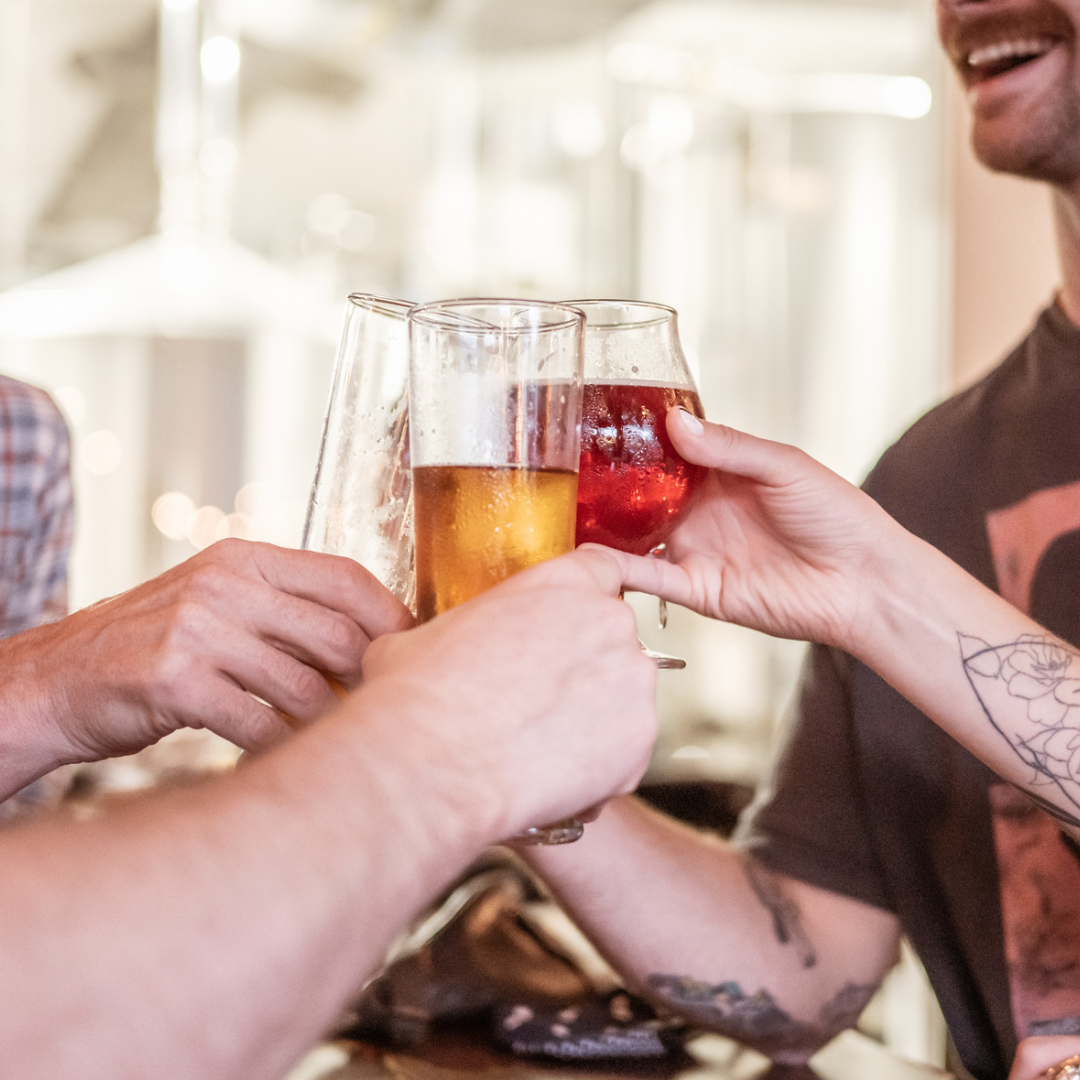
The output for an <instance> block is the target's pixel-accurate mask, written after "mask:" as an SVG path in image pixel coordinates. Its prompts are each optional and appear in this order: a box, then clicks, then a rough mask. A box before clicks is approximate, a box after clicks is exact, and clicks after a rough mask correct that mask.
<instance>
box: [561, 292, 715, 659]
mask: <svg viewBox="0 0 1080 1080" xmlns="http://www.w3.org/2000/svg"><path fill="white" fill-rule="evenodd" d="M569 303H570V304H572V305H573V306H574V307H577V308H580V309H581V310H582V311H584V312H585V319H586V324H585V394H584V405H583V414H582V421H581V468H580V473H579V477H578V505H577V542H578V543H579V544H584V543H587V542H590V541H591V542H593V543H597V544H606V545H607V546H608V547H614V548H619V549H621V550H622V551H629V552H631V553H632V554H634V555H647V554H648V553H649V552H656V551H658V550H662V545H663V544H664V542H665V541H666V540H667V538H668V537H669V536H670V535H671V532H672V530H673V529H674V528H675V525H676V524H677V523H678V521H679V519H680V518H681V517H682V515H683V514H684V513H685V512H686V510H688V509H689V507H690V506H691V505H692V504H693V501H694V498H695V496H696V495H697V493H698V490H699V489H700V487H701V484H702V482H703V481H704V479H705V470H704V469H703V468H701V466H699V465H691V464H690V463H689V462H688V461H685V460H684V459H683V458H682V457H680V456H679V454H677V453H676V452H675V447H674V446H673V445H672V443H671V439H670V438H669V437H668V433H667V426H666V423H665V420H666V417H667V413H668V410H669V409H671V408H673V407H675V406H677V405H678V406H681V407H682V408H684V409H686V410H687V412H691V413H693V414H694V415H695V416H704V415H705V413H704V410H703V409H702V407H701V399H700V398H699V397H698V393H697V389H696V387H695V386H694V380H693V378H692V376H691V375H690V368H689V366H688V365H687V363H686V357H685V356H684V355H683V351H682V346H681V345H680V343H679V332H678V326H677V316H676V312H675V309H674V308H670V307H667V306H665V305H664V304H650V303H642V302H635V301H629V300H571V301H569ZM660 612H661V613H660V622H661V626H663V624H664V623H665V622H666V609H665V608H664V606H663V601H661V609H660ZM642 648H643V649H645V652H646V653H647V654H648V655H649V657H651V658H652V659H653V660H654V661H655V662H656V664H657V666H658V667H661V668H684V667H686V661H685V660H683V659H682V658H681V657H678V656H669V655H667V654H666V653H658V652H654V651H653V650H652V649H646V648H645V646H644V645H643V646H642Z"/></svg>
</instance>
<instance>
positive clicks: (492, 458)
mask: <svg viewBox="0 0 1080 1080" xmlns="http://www.w3.org/2000/svg"><path fill="white" fill-rule="evenodd" d="M583 330H584V317H583V316H582V314H581V312H580V311H577V310H575V309H574V308H571V307H567V306H566V305H563V304H548V303H539V302H531V301H520V300H451V301H444V302H441V303H436V304H427V305H424V306H421V307H418V308H414V309H413V311H412V312H411V313H410V314H409V345H410V357H411V359H410V395H411V401H410V409H411V424H410V426H411V455H412V476H413V501H414V507H415V518H414V529H415V543H416V609H417V617H418V618H419V620H420V621H421V622H423V621H425V620H427V619H431V618H434V617H435V616H436V615H438V614H440V613H441V612H443V611H447V610H449V609H450V608H452V607H454V606H456V605H457V604H461V603H464V602H465V601H466V600H469V599H471V598H472V597H473V596H476V595H477V594H478V593H481V592H483V591H484V590H485V589H488V588H490V587H491V586H493V585H496V584H498V583H499V582H500V581H502V580H504V579H505V578H507V577H509V576H510V575H511V574H514V573H516V572H517V571H519V570H524V569H525V568H526V567H528V566H532V565H533V564H534V563H538V562H541V561H543V560H544V559H549V558H552V557H553V556H555V555H561V554H563V553H564V552H567V551H572V550H573V547H574V522H575V514H576V506H577V471H578V456H579V449H580V440H579V424H580V417H581V387H582V335H583ZM581 833H582V825H581V823H580V822H579V821H577V820H576V819H568V820H567V821H562V822H557V823H556V824H554V825H549V826H542V827H538V828H534V829H529V830H528V831H527V833H526V834H525V835H524V836H520V837H516V838H515V839H518V840H522V841H525V842H527V843H539V844H558V843H567V842H569V841H571V840H576V839H578V838H579V837H580V836H581Z"/></svg>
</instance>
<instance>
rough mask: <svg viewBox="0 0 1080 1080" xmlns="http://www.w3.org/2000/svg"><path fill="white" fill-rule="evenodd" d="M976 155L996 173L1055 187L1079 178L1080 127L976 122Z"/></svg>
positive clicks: (1075, 181)
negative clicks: (1008, 174)
mask: <svg viewBox="0 0 1080 1080" xmlns="http://www.w3.org/2000/svg"><path fill="white" fill-rule="evenodd" d="M972 147H973V149H974V151H975V156H976V157H977V158H978V159H979V161H981V162H982V163H983V164H984V165H985V166H986V167H987V168H988V169H991V170H992V171H994V172H1000V173H1010V174H1011V175H1013V176H1021V177H1023V178H1024V179H1025V180H1038V181H1041V182H1042V183H1046V184H1052V185H1054V186H1056V187H1065V186H1073V185H1075V184H1076V183H1077V181H1080V128H1077V127H1076V126H1070V125H1064V124H1054V123H1045V122H1039V121H1035V120H1033V121H1032V122H1030V123H1024V124H1018V123H1016V122H1008V123H1006V122H1004V119H1003V120H1002V121H1000V122H998V123H995V122H993V121H982V122H979V121H976V123H975V126H974V129H973V131H972Z"/></svg>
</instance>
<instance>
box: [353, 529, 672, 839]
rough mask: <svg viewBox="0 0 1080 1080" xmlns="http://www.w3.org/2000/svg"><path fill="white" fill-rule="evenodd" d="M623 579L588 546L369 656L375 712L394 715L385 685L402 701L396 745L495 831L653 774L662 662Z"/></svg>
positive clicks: (509, 831)
mask: <svg viewBox="0 0 1080 1080" xmlns="http://www.w3.org/2000/svg"><path fill="white" fill-rule="evenodd" d="M622 584H623V580H622V571H621V564H620V561H619V560H618V558H617V557H615V556H614V555H613V554H612V553H610V552H607V551H605V550H603V549H600V548H592V549H580V550H578V551H577V552H574V553H573V554H570V555H564V556H562V557H561V558H558V559H553V560H551V561H550V562H547V563H543V564H541V565H539V566H535V567H532V568H531V569H529V570H526V571H524V572H522V573H520V574H517V575H515V576H514V577H512V578H510V579H509V580H508V581H505V582H504V583H502V584H501V585H499V586H497V587H495V588H494V589H491V590H489V591H488V592H485V593H483V594H482V595H480V596H478V597H476V598H475V599H474V600H471V601H469V602H468V603H467V604H463V605H461V606H460V607H457V608H455V609H454V610H452V611H449V612H447V613H446V614H444V615H440V616H439V617H438V618H436V619H434V620H432V621H431V622H429V623H427V624H426V625H424V626H421V627H419V628H418V629H416V630H414V631H412V632H410V633H408V634H397V635H393V636H388V637H384V638H381V639H380V640H379V641H377V642H375V643H374V644H373V645H372V647H371V648H370V649H369V650H368V651H367V653H366V654H365V656H364V665H363V666H364V677H365V684H366V689H365V691H364V694H363V695H361V697H362V699H365V700H366V701H367V704H365V705H364V715H365V716H366V717H374V716H376V715H378V714H380V712H381V710H380V709H379V708H378V707H377V706H375V705H373V704H372V701H371V698H372V696H373V694H374V695H376V700H377V701H385V702H387V703H393V706H394V707H393V708H392V709H390V710H389V711H388V712H386V713H385V715H387V716H393V720H392V721H391V722H390V726H389V728H388V731H387V741H388V745H392V744H396V746H397V752H398V755H399V757H400V756H402V755H406V756H407V758H408V763H409V764H410V765H412V764H416V762H417V761H418V760H421V759H425V758H426V759H428V764H429V768H428V770H427V771H428V773H429V774H430V775H431V776H432V777H433V778H434V779H433V783H434V786H435V787H436V788H438V789H441V790H442V792H443V795H444V797H445V801H446V802H447V803H448V804H449V805H450V806H452V807H456V808H457V809H459V811H460V813H462V814H463V815H466V816H468V817H473V818H475V820H476V822H477V823H478V824H483V825H484V826H485V827H487V828H488V829H489V831H490V835H488V836H487V837H486V839H487V840H488V841H491V840H495V839H500V838H505V837H508V836H511V835H513V834H515V833H517V832H520V831H521V830H522V829H524V828H527V827H528V826H531V825H542V824H544V823H546V822H548V821H554V820H557V819H559V818H563V817H567V816H568V815H570V814H573V813H576V812H578V811H580V810H582V809H583V808H585V807H589V806H592V805H593V804H594V803H597V802H600V801H602V800H603V799H606V798H608V797H610V796H611V795H613V794H616V793H621V792H627V791H631V790H633V788H634V787H636V785H637V783H638V781H639V780H640V778H641V775H642V773H643V772H644V770H645V767H646V765H647V764H648V760H649V754H650V752H651V750H652V744H653V740H654V739H655V736H656V701H655V697H656V669H655V665H653V664H652V662H651V661H650V660H648V659H647V658H646V657H645V656H644V655H643V653H642V652H641V649H640V647H639V646H638V643H637V637H636V634H635V625H634V616H633V612H632V611H631V609H630V607H629V605H627V604H624V603H622V602H620V601H619V600H618V599H617V597H618V594H619V590H620V588H621V587H622ZM346 708H347V707H346ZM403 708H404V711H405V715H404V717H403V716H402V715H401V713H402V711H403ZM372 722H375V723H377V722H378V721H377V720H373V721H372ZM391 767H392V766H391ZM403 797H404V798H408V797H409V796H408V795H403Z"/></svg>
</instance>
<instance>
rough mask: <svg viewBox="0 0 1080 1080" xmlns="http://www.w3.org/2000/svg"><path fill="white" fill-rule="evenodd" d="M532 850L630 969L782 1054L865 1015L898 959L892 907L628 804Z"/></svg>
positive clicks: (656, 991) (807, 1050) (671, 1000)
mask: <svg viewBox="0 0 1080 1080" xmlns="http://www.w3.org/2000/svg"><path fill="white" fill-rule="evenodd" d="M526 857H527V858H528V859H529V860H530V862H532V864H533V865H534V866H535V867H536V868H537V869H538V870H539V871H540V872H541V873H542V874H543V875H544V876H545V877H546V879H547V880H548V882H549V884H551V886H552V888H553V889H554V890H555V892H556V893H557V895H558V896H559V898H560V900H562V901H563V902H564V903H565V904H566V905H567V906H568V907H569V908H570V909H571V910H572V911H573V912H574V915H575V918H576V919H577V920H578V921H579V923H580V924H581V925H582V927H583V928H584V929H585V931H586V933H588V934H589V935H590V937H591V938H592V940H593V941H595V942H596V944H597V945H598V947H599V948H600V949H601V950H602V951H604V952H605V953H606V955H607V956H608V957H609V958H610V959H611V961H612V962H613V964H614V965H615V966H616V967H617V968H618V970H619V971H620V972H621V973H622V974H623V976H624V977H626V978H628V979H630V980H631V981H632V982H634V983H635V984H636V986H637V988H638V989H639V990H640V991H641V992H643V993H644V994H646V995H647V996H649V997H651V998H652V999H653V1000H654V1001H656V1002H657V1003H658V1004H660V1005H662V1006H666V1007H668V1008H669V1009H671V1010H673V1011H674V1012H676V1013H678V1014H680V1015H682V1016H685V1017H686V1018H687V1019H688V1020H690V1021H691V1022H692V1023H695V1024H699V1025H701V1026H702V1027H705V1028H708V1029H710V1030H713V1031H718V1032H720V1033H722V1034H724V1035H728V1036H730V1037H732V1038H735V1039H738V1040H739V1041H740V1042H743V1043H745V1044H748V1045H751V1046H755V1047H757V1048H758V1049H760V1050H761V1051H763V1052H764V1053H767V1054H769V1055H770V1056H772V1057H774V1058H776V1059H777V1060H781V1061H788V1062H797V1061H802V1060H805V1059H806V1058H807V1057H809V1056H810V1054H812V1053H813V1052H814V1051H815V1050H816V1049H817V1048H818V1047H819V1046H821V1045H822V1044H823V1043H825V1042H826V1041H827V1040H828V1039H829V1038H831V1037H832V1036H833V1035H835V1034H836V1033H837V1032H839V1031H841V1030H842V1029H844V1028H846V1027H850V1026H851V1025H852V1024H854V1023H855V1021H856V1020H857V1019H858V1016H859V1013H860V1012H862V1009H863V1006H864V1005H865V1004H866V1002H867V1001H868V1000H869V999H870V996H871V994H872V993H873V992H874V989H875V988H876V987H877V985H878V983H879V982H880V980H881V978H882V977H883V975H884V974H885V973H886V972H887V971H888V970H889V968H890V967H891V966H892V965H893V963H895V960H896V950H897V940H898V931H897V925H896V920H895V918H894V917H893V916H892V915H889V914H887V913H886V912H884V911H880V910H878V909H877V908H873V907H870V906H868V905H866V904H863V903H860V902H859V901H857V900H852V899H849V898H848V897H844V896H840V895H838V894H836V893H832V892H828V891H827V890H824V889H818V888H815V887H813V886H811V885H807V884H805V883H803V882H799V881H795V880H793V879H790V878H786V877H784V876H782V875H780V874H775V873H773V872H772V871H770V870H768V869H766V868H765V867H764V866H763V865H761V864H760V863H758V862H756V861H754V859H752V858H751V857H750V856H748V855H747V854H746V853H745V852H740V851H737V850H735V849H734V848H732V847H730V846H729V845H727V844H724V843H722V842H720V841H718V840H714V839H710V838H706V837H705V836H703V835H701V834H700V833H697V832H695V831H694V830H692V829H690V828H688V827H686V826H684V825H681V824H679V823H677V822H674V821H671V820H670V819H668V818H665V817H664V816H663V815H661V814H658V813H656V812H654V811H652V810H650V809H648V808H647V807H645V806H644V805H643V804H642V803H640V802H638V801H637V800H635V799H628V798H627V799H619V800H617V801H616V802H614V803H611V804H610V805H609V806H607V807H606V808H605V810H604V813H603V814H602V815H601V816H600V818H599V819H598V820H597V821H595V822H593V823H591V824H590V825H589V827H588V828H587V829H586V830H585V837H584V838H583V839H582V840H580V841H578V843H576V844H570V845H567V846H566V847H565V848H548V849H544V848H534V849H530V850H529V851H528V853H527V855H526Z"/></svg>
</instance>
